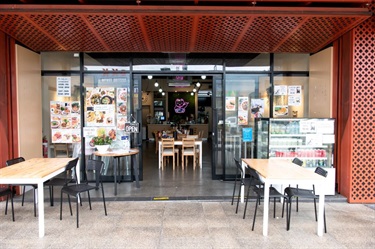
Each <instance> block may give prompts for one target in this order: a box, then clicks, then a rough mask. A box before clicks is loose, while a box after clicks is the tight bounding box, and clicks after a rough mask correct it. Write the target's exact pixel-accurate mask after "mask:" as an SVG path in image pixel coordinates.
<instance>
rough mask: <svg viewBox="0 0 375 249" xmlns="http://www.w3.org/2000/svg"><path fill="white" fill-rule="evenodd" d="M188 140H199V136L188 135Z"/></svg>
mask: <svg viewBox="0 0 375 249" xmlns="http://www.w3.org/2000/svg"><path fill="white" fill-rule="evenodd" d="M186 138H193V139H198V135H186Z"/></svg>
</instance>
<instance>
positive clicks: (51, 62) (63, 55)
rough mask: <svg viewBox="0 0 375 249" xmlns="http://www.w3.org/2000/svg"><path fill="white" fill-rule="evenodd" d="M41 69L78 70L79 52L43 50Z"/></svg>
mask: <svg viewBox="0 0 375 249" xmlns="http://www.w3.org/2000/svg"><path fill="white" fill-rule="evenodd" d="M41 55H42V56H41V58H42V70H54V71H57V70H60V71H61V70H63V71H71V70H79V53H73V52H43V53H41Z"/></svg>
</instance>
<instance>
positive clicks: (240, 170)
mask: <svg viewBox="0 0 375 249" xmlns="http://www.w3.org/2000/svg"><path fill="white" fill-rule="evenodd" d="M233 159H234V162H235V164H236V168H237V173H236V178H237V175H238V173H240V174H241V177H243V174H244V173H243V169H242V165H241V164H240V161H239V160H238V159H237V158H233Z"/></svg>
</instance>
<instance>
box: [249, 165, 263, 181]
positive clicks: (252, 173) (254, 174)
mask: <svg viewBox="0 0 375 249" xmlns="http://www.w3.org/2000/svg"><path fill="white" fill-rule="evenodd" d="M249 174H250V177H251V178H253V179H254V180H255V181H257V182H262V181H261V180H260V177H259V174H258V172H257V171H256V170H255V169H253V168H250V167H249Z"/></svg>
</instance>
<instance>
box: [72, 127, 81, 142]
mask: <svg viewBox="0 0 375 249" xmlns="http://www.w3.org/2000/svg"><path fill="white" fill-rule="evenodd" d="M72 142H73V143H80V142H81V129H73V130H72Z"/></svg>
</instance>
